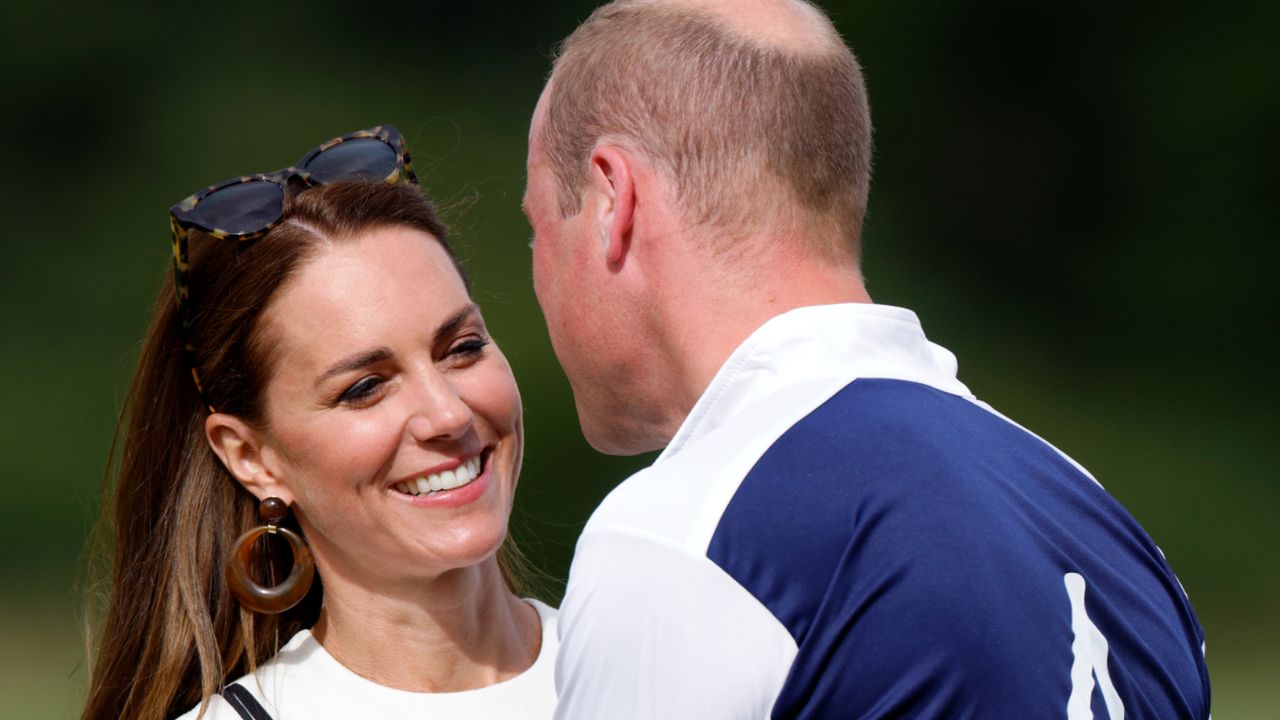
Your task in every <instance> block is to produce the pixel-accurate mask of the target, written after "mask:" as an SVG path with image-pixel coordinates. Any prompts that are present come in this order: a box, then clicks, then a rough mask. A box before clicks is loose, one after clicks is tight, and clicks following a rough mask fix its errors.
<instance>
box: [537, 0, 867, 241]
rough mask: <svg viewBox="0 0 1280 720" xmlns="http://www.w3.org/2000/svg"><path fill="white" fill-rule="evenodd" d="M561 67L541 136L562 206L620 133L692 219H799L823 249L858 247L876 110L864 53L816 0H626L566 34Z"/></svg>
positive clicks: (733, 222) (712, 223) (731, 229)
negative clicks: (594, 157)
mask: <svg viewBox="0 0 1280 720" xmlns="http://www.w3.org/2000/svg"><path fill="white" fill-rule="evenodd" d="M552 77H553V83H552V84H551V86H550V88H549V97H548V98H547V104H546V120H547V122H546V124H545V125H544V126H543V128H542V138H541V140H542V142H543V147H544V149H545V151H546V153H547V155H548V157H549V158H550V160H551V163H552V166H553V167H554V172H555V176H556V179H557V182H558V184H559V191H560V208H561V212H562V214H563V215H564V216H566V217H567V216H571V215H574V214H576V213H577V212H578V211H579V209H580V208H581V193H582V187H583V183H584V182H585V178H586V174H587V157H588V154H589V153H590V151H591V148H592V147H593V146H594V145H595V144H596V143H597V142H598V141H600V140H601V139H602V138H606V139H607V138H613V139H620V140H625V141H628V142H630V143H632V144H633V145H634V146H635V147H636V148H637V149H638V150H640V151H642V152H644V153H645V154H646V155H648V156H649V158H650V159H652V160H653V161H654V162H655V163H657V164H658V165H659V167H660V168H661V169H662V170H664V171H665V173H666V174H667V175H668V179H669V180H671V181H672V182H673V183H674V185H675V189H676V192H677V202H678V203H679V205H680V209H681V210H683V211H684V214H685V216H686V219H687V220H688V221H689V222H690V223H692V224H694V225H699V226H704V227H711V228H715V229H716V232H715V233H714V234H716V235H722V234H725V233H728V234H729V235H739V234H741V231H742V230H744V229H747V228H752V227H756V226H758V225H759V224H761V223H762V222H764V223H769V224H772V223H776V222H779V221H782V222H786V221H792V222H800V223H804V224H805V225H806V227H809V228H812V230H811V231H810V232H807V233H806V235H805V237H806V239H807V240H808V241H809V242H811V243H813V244H814V250H816V251H818V252H824V253H828V254H830V255H832V256H841V257H844V258H848V257H849V256H851V255H852V256H855V257H856V255H857V252H858V242H859V239H860V236H861V229H862V218H863V215H864V214H865V212H866V202H867V190H868V187H869V185H870V179H871V117H870V113H869V110H868V104H867V97H866V91H865V88H864V85H863V80H862V73H861V70H860V68H859V66H858V63H857V60H856V59H855V58H854V56H853V54H852V53H851V52H850V51H849V49H848V48H847V47H846V46H845V45H844V43H843V41H842V40H841V38H840V36H839V35H838V34H837V32H836V30H835V28H834V27H833V26H832V25H831V23H830V21H829V20H828V19H827V18H826V16H824V15H823V14H822V13H821V11H819V10H818V9H817V8H815V7H814V6H813V5H810V4H809V3H807V2H802V1H800V0H730V1H724V0H718V1H717V0H665V1H662V0H659V1H653V0H649V1H646V0H619V1H618V2H613V3H610V4H608V5H605V6H603V7H601V8H599V9H597V10H596V11H595V12H594V13H593V14H592V15H591V17H590V18H588V19H587V21H586V22H584V23H583V24H582V26H580V27H579V28H578V29H577V30H576V31H575V32H574V33H573V34H572V35H570V36H569V38H568V39H566V40H565V41H564V43H563V44H562V46H561V49H560V51H559V53H558V55H557V57H556V61H555V67H554V69H553V71H552ZM815 226H817V227H815Z"/></svg>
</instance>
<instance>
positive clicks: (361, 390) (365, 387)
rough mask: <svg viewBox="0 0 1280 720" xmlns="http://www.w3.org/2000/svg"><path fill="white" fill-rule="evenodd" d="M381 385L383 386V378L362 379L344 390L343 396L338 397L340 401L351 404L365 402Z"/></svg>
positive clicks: (370, 376)
mask: <svg viewBox="0 0 1280 720" xmlns="http://www.w3.org/2000/svg"><path fill="white" fill-rule="evenodd" d="M380 385H382V378H380V377H377V376H376V375H369V376H366V377H363V378H360V379H359V380H357V381H356V382H355V384H354V385H352V386H351V387H349V388H347V389H346V390H344V391H343V392H342V395H340V396H338V401H339V402H345V403H351V402H359V401H361V400H365V399H367V398H369V397H370V396H371V395H373V394H374V393H375V392H377V391H378V386H380Z"/></svg>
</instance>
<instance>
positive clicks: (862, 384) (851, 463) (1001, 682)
mask: <svg viewBox="0 0 1280 720" xmlns="http://www.w3.org/2000/svg"><path fill="white" fill-rule="evenodd" d="M708 557H709V558H710V559H711V560H712V561H713V562H715V563H716V564H717V565H719V566H720V567H722V568H723V569H724V570H725V571H726V572H728V573H729V574H730V575H731V576H733V577H734V578H735V579H736V580H737V581H738V582H739V583H740V584H741V585H742V586H743V587H744V588H746V589H747V590H748V591H749V592H751V593H752V595H754V596H755V597H756V598H758V599H759V600H760V601H761V602H762V603H763V604H764V605H765V606H766V607H768V608H769V609H770V610H771V611H772V613H773V614H774V615H775V616H776V617H777V618H778V619H779V620H780V621H781V622H782V623H783V624H784V625H785V626H786V627H787V628H788V630H789V631H790V632H791V634H792V636H793V637H794V638H795V640H796V643H797V645H798V647H799V653H798V655H797V657H796V660H795V663H794V665H793V666H792V669H791V673H790V675H789V676H788V678H787V680H786V684H785V686H784V688H783V690H782V693H781V695H780V696H779V698H778V700H777V703H776V705H775V707H774V717H777V718H833V717H841V718H878V717H917V718H930V717H939V718H940V717H946V718H957V717H981V718H1006V717H1007V718H1026V717H1066V716H1067V715H1066V708H1067V703H1068V698H1069V697H1071V696H1072V694H1073V691H1075V692H1077V693H1078V692H1084V693H1086V694H1085V695H1083V697H1084V698H1085V699H1086V701H1087V703H1088V704H1089V705H1091V706H1092V707H1093V708H1094V716H1095V717H1099V718H1104V717H1108V715H1107V711H1106V708H1105V704H1104V702H1103V699H1104V698H1103V695H1104V692H1103V687H1104V686H1106V687H1111V688H1114V690H1113V691H1112V694H1113V695H1114V696H1118V697H1119V699H1120V701H1122V702H1123V703H1124V708H1125V712H1126V715H1127V717H1128V718H1131V719H1132V718H1204V717H1206V716H1207V715H1208V707H1209V698H1208V676H1207V674H1206V672H1205V669H1204V659H1203V655H1202V652H1201V642H1202V634H1201V630H1200V626H1199V624H1198V622H1197V621H1196V618H1195V615H1194V613H1193V612H1192V610H1191V607H1190V604H1189V603H1188V602H1187V599H1186V596H1185V595H1184V594H1183V592H1182V589H1181V586H1180V585H1179V584H1178V581H1177V579H1176V578H1175V577H1174V575H1173V573H1172V571H1171V570H1170V569H1169V567H1168V565H1167V564H1166V563H1165V561H1164V559H1163V556H1162V555H1161V553H1160V551H1159V550H1158V548H1156V546H1155V545H1154V544H1153V543H1152V542H1151V540H1150V538H1148V537H1147V535H1146V533H1144V532H1143V530H1142V529H1141V527H1139V526H1138V524H1137V522H1136V521H1135V520H1134V519H1133V518H1132V517H1131V516H1130V515H1129V514H1128V513H1127V512H1126V511H1125V510H1124V509H1123V508H1122V507H1121V506H1120V505H1119V504H1118V503H1117V502H1116V501H1115V500H1114V499H1112V498H1111V497H1110V496H1109V495H1108V494H1107V493H1106V492H1105V491H1104V490H1103V489H1102V488H1101V487H1099V486H1098V485H1097V483H1095V482H1093V481H1092V480H1091V479H1089V478H1088V477H1087V476H1086V475H1084V474H1083V473H1081V472H1080V471H1079V470H1078V469H1077V468H1076V467H1075V466H1074V465H1073V464H1072V463H1071V462H1070V461H1068V460H1066V459H1065V458H1063V457H1062V456H1061V455H1060V454H1059V453H1058V452H1057V451H1055V450H1054V449H1053V448H1051V447H1049V446H1048V445H1046V444H1045V443H1043V442H1042V441H1040V440H1039V439H1037V438H1035V437H1034V436H1032V435H1031V434H1029V433H1027V432H1025V431H1023V430H1022V429H1020V428H1018V427H1016V426H1014V425H1012V424H1010V423H1008V422H1006V421H1005V420H1003V419H1002V418H1000V417H998V416H996V415H994V414H992V413H990V412H988V411H986V410H985V409H983V408H981V407H978V406H976V405H975V404H973V403H971V402H969V401H968V400H965V399H964V398H960V397H957V396H954V395H950V394H947V393H943V392H941V391H938V390H935V389H933V388H930V387H928V386H925V385H920V384H916V383H910V382H904V381H897V380H857V381H855V382H853V383H851V384H850V385H848V386H847V387H845V388H844V389H843V390H842V391H840V392H839V393H837V394H836V395H835V396H834V397H832V398H831V399H830V400H829V401H827V402H826V403H825V404H824V405H823V406H821V407H820V408H818V409H817V410H815V411H814V412H813V413H811V414H810V415H809V416H807V417H806V418H804V419H803V420H801V421H800V422H799V423H797V424H796V425H795V426H793V427H792V428H791V429H789V430H788V431H787V432H786V433H785V434H784V435H783V436H782V437H781V438H779V439H778V441H777V442H776V443H775V444H774V445H773V446H772V447H771V448H770V449H769V450H768V451H767V452H766V453H765V454H764V455H763V456H762V457H761V459H760V460H759V462H758V463H757V464H756V466H755V467H754V468H753V469H752V470H751V472H750V473H749V474H748V475H747V477H746V478H744V480H743V482H742V484H741V486H740V487H739V489H738V491H737V493H736V494H735V495H734V497H733V499H732V500H731V502H730V503H729V505H728V507H727V508H726V510H725V512H724V515H723V517H722V518H721V521H720V524H719V525H718V527H717V529H716V532H715V534H714V536H713V538H712V541H711V544H710V546H709V548H708ZM1068 575H1075V576H1078V577H1079V578H1080V579H1081V581H1082V582H1081V583H1079V586H1080V588H1082V590H1083V594H1082V595H1081V593H1080V592H1077V594H1076V600H1077V602H1078V604H1080V605H1082V607H1081V608H1080V614H1079V615H1078V616H1076V615H1073V601H1072V598H1071V597H1070V593H1069V592H1068V586H1069V585H1070V581H1068V580H1067V577H1068ZM1086 614H1087V620H1082V618H1084V617H1085V615H1086ZM1073 620H1074V621H1075V622H1078V623H1079V622H1091V623H1092V626H1093V627H1096V628H1097V631H1098V632H1100V634H1101V636H1102V637H1103V638H1105V640H1106V647H1108V648H1109V657H1108V658H1107V659H1106V660H1105V661H1104V662H1103V663H1102V665H1103V669H1102V672H1101V673H1096V672H1094V673H1090V674H1086V675H1085V676H1084V677H1086V678H1088V680H1089V682H1090V683H1092V682H1093V679H1094V678H1097V680H1098V689H1097V690H1096V691H1093V690H1092V688H1093V685H1092V684H1090V685H1089V686H1088V688H1085V689H1084V690H1083V691H1081V690H1079V688H1075V686H1073V682H1072V669H1073V663H1074V664H1077V665H1078V664H1079V663H1080V662H1083V661H1081V660H1078V659H1077V655H1079V654H1080V653H1081V652H1083V650H1082V648H1085V647H1086V645H1079V646H1077V647H1076V649H1075V650H1073V642H1075V639H1076V635H1077V633H1076V630H1079V629H1080V628H1079V627H1077V628H1075V629H1073ZM1081 627H1083V626H1081ZM1081 634H1082V636H1083V635H1084V633H1083V632H1082V633H1081ZM1081 642H1082V643H1083V642H1084V640H1081ZM1083 667H1084V670H1085V671H1086V673H1088V671H1089V668H1090V667H1096V665H1093V666H1090V665H1085V666H1083ZM1076 685H1080V682H1079V677H1077V683H1076ZM1078 701H1079V700H1077V702H1078Z"/></svg>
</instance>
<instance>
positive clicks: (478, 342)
mask: <svg viewBox="0 0 1280 720" xmlns="http://www.w3.org/2000/svg"><path fill="white" fill-rule="evenodd" d="M488 345H489V339H488V338H481V337H469V338H466V339H465V340H460V341H458V342H457V343H454V345H453V347H451V348H449V355H451V356H454V357H458V358H468V357H474V356H476V355H479V354H480V353H481V352H483V351H484V349H485V347H487V346H488Z"/></svg>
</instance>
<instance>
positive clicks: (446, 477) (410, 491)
mask: <svg viewBox="0 0 1280 720" xmlns="http://www.w3.org/2000/svg"><path fill="white" fill-rule="evenodd" d="M479 474H480V456H479V455H476V456H475V457H472V458H471V459H470V460H468V461H466V462H464V463H462V464H461V465H459V466H458V467H456V468H454V469H452V470H445V471H444V472H439V473H432V474H431V475H426V476H423V477H420V478H416V479H414V480H404V481H402V482H398V483H396V484H395V488H396V490H399V491H400V492H402V493H404V494H406V495H427V494H430V493H437V492H440V491H441V490H452V489H454V488H459V487H462V486H463V485H466V484H467V483H469V482H471V481H472V480H475V479H476V476H477V475H479Z"/></svg>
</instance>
